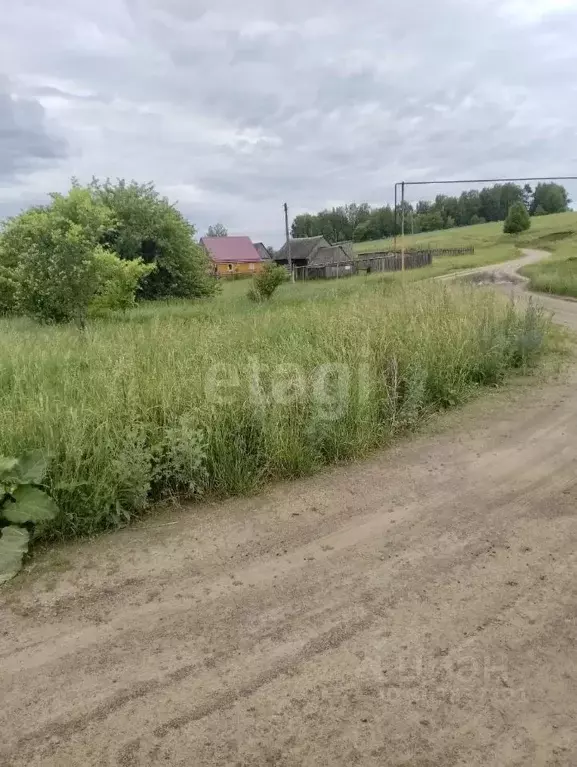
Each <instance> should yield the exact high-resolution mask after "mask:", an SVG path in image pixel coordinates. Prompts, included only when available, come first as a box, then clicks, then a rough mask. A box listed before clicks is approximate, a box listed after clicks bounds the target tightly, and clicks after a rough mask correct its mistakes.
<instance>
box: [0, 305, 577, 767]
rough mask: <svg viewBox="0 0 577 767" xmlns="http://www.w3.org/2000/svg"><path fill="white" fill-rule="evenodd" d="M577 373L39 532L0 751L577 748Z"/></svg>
mask: <svg viewBox="0 0 577 767" xmlns="http://www.w3.org/2000/svg"><path fill="white" fill-rule="evenodd" d="M548 303H549V305H550V306H551V307H553V308H555V310H557V309H559V311H560V312H562V316H563V317H565V318H566V319H567V320H568V321H569V322H570V323H572V326H573V327H575V328H576V329H577V303H575V304H572V303H564V302H557V301H553V300H549V301H548ZM576 384H577V376H576V375H575V374H574V373H570V374H569V375H568V376H565V375H564V376H563V377H562V379H561V380H557V381H554V382H551V381H549V382H543V381H535V380H533V381H531V382H529V383H528V384H527V386H526V387H524V388H522V389H520V388H518V387H514V388H512V389H509V390H505V391H502V392H496V393H494V394H492V395H489V396H488V397H487V398H483V400H482V401H478V402H476V403H473V404H472V405H470V406H468V407H467V408H465V409H464V410H462V411H460V412H459V413H458V414H451V415H449V416H444V417H442V418H441V419H440V422H439V424H440V425H438V427H437V428H436V429H435V430H434V433H432V434H431V433H429V434H428V435H424V436H421V437H420V438H418V439H417V440H414V441H412V442H407V443H406V444H402V445H400V446H398V447H397V448H396V449H395V450H393V451H388V452H387V453H383V454H380V455H375V456H374V457H373V458H372V459H371V460H370V461H367V462H365V463H362V464H359V465H352V466H347V467H344V468H342V467H341V468H336V469H334V470H331V471H328V472H326V473H325V474H323V475H322V476H320V477H319V476H317V477H314V478H311V479H308V480H304V481H299V482H295V483H292V484H290V485H289V484H287V485H281V486H277V487H274V488H272V489H271V490H269V491H268V492H267V493H265V494H263V495H261V496H258V497H257V498H252V499H240V500H239V499H236V500H232V501H230V502H228V503H224V504H219V505H215V506H205V507H193V508H190V509H188V510H185V511H183V512H178V513H177V512H172V513H170V514H167V515H165V516H163V517H160V518H155V519H154V520H151V521H150V522H149V523H148V527H146V528H143V529H138V530H135V529H132V530H127V531H124V532H122V533H119V534H115V535H111V536H106V537H103V538H101V539H99V540H97V541H95V542H92V543H90V542H87V543H84V544H81V545H78V544H76V545H74V546H70V547H64V548H62V549H58V550H56V551H54V552H52V553H51V554H48V555H47V557H46V561H45V563H42V561H40V562H39V563H38V564H37V565H36V570H35V571H34V572H32V574H31V575H29V576H28V577H27V578H25V579H24V581H23V583H21V584H20V585H19V584H16V585H15V586H14V587H11V588H10V589H8V590H7V591H4V592H2V593H1V594H0V701H1V705H0V764H1V765H6V766H7V765H10V767H23V766H24V765H27V766H28V767H30V765H36V766H39V765H42V767H92V766H93V765H94V766H96V765H98V767H105V766H109V765H110V766H112V765H118V766H119V767H137V766H140V765H142V766H144V765H147V767H148V766H149V765H178V766H179V767H180V766H182V767H196V766H197V765H198V766H199V767H200V766H201V765H207V766H212V765H231V767H241V766H242V767H249V766H250V767H253V766H254V767H256V766H257V765H258V766H259V767H260V766H261V765H262V766H266V765H277V766H278V767H297V765H298V766H300V765H315V766H316V765H323V766H324V765H331V766H332V765H347V767H349V765H363V766H364V765H379V766H381V765H397V766H400V765H405V766H406V767H409V765H410V767H451V766H452V765H462V766H463V767H465V766H467V767H471V766H473V765H479V766H480V765H483V767H487V766H490V765H493V766H497V765H523V766H524V767H526V766H527V765H543V766H544V765H567V766H569V765H572V766H574V765H575V764H577V651H576V640H577V509H576V504H577V472H576V469H577V439H576V436H575V435H576V427H577V386H576Z"/></svg>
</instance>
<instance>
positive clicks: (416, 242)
mask: <svg viewBox="0 0 577 767" xmlns="http://www.w3.org/2000/svg"><path fill="white" fill-rule="evenodd" d="M563 233H570V234H569V236H575V237H577V212H571V213H559V214H557V215H553V216H538V217H536V218H533V219H532V220H531V229H530V230H529V231H528V232H524V233H523V234H521V235H515V236H511V235H506V234H503V223H502V222H496V223H492V224H479V225H478V226H464V227H458V228H455V229H444V230H441V231H438V232H424V233H422V234H415V235H409V236H407V237H405V244H406V246H407V247H412V248H414V247H418V246H424V247H427V246H429V247H431V248H458V247H461V246H462V247H466V246H468V245H474V246H475V249H476V250H479V251H484V250H487V249H492V248H495V247H501V248H510V247H521V248H522V247H543V248H547V247H548V245H550V244H551V243H553V244H555V242H556V241H557V240H558V239H559V236H560V235H561V234H563ZM393 242H394V241H393V240H392V239H386V240H373V241H372V242H360V243H357V244H355V250H356V251H357V252H371V251H381V250H387V249H388V248H392V247H393ZM400 242H401V241H400V238H398V239H397V247H400Z"/></svg>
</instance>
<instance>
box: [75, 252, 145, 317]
mask: <svg viewBox="0 0 577 767" xmlns="http://www.w3.org/2000/svg"><path fill="white" fill-rule="evenodd" d="M94 258H95V261H96V278H97V287H96V295H95V296H94V298H93V299H92V302H91V304H90V306H91V308H93V309H96V310H99V309H119V310H122V311H126V310H127V309H131V308H132V307H133V306H135V304H136V291H137V289H138V285H139V284H140V282H141V280H142V279H143V278H144V277H146V276H147V275H149V274H150V273H151V272H153V271H154V270H155V269H156V266H155V265H154V264H145V263H144V262H143V260H142V259H141V258H137V259H135V260H134V261H123V260H122V259H121V258H118V256H117V255H116V254H114V253H111V252H110V251H108V250H103V249H102V248H100V249H99V250H98V251H97V252H96V254H95V257H94Z"/></svg>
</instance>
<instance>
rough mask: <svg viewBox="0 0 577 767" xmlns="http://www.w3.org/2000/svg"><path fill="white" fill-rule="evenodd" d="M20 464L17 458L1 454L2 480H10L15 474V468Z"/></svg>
mask: <svg viewBox="0 0 577 767" xmlns="http://www.w3.org/2000/svg"><path fill="white" fill-rule="evenodd" d="M16 466H18V461H17V460H16V458H5V457H4V456H3V455H0V480H4V481H5V482H6V483H7V482H8V478H9V477H10V478H12V477H13V476H14V470H15V468H16Z"/></svg>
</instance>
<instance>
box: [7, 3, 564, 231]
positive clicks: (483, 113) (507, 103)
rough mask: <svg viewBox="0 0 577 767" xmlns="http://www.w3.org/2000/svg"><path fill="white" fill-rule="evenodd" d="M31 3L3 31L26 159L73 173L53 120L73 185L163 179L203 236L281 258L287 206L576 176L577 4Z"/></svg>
mask: <svg viewBox="0 0 577 767" xmlns="http://www.w3.org/2000/svg"><path fill="white" fill-rule="evenodd" d="M31 2H32V4H34V3H36V5H35V6H34V14H32V15H31V14H30V13H28V14H27V15H26V13H25V11H23V10H21V9H17V8H16V9H14V13H13V17H12V18H11V19H10V25H11V26H10V30H9V34H8V33H4V32H3V31H1V30H0V66H2V67H3V68H5V69H6V71H7V72H8V73H9V75H10V77H11V80H12V82H13V83H14V84H15V85H18V86H19V88H20V95H21V96H22V97H23V98H24V99H27V100H28V101H25V102H20V103H21V104H22V103H28V104H29V105H31V106H29V107H27V109H28V111H27V118H28V121H29V122H28V128H27V129H26V128H24V130H23V131H22V133H21V134H20V133H19V136H20V140H21V141H22V142H23V143H24V144H25V145H26V146H27V147H28V149H27V152H28V156H32V155H31V154H30V153H31V151H32V153H34V152H36V155H34V156H36V157H38V158H40V157H44V160H45V161H49V160H50V159H53V160H59V159H61V158H62V153H63V147H62V144H58V142H56V143H54V139H51V138H50V137H49V136H48V134H47V133H46V132H45V131H44V129H43V126H44V122H43V120H44V115H43V114H42V107H41V106H40V104H39V103H38V102H39V101H41V102H42V103H43V104H44V105H45V108H46V114H47V115H49V116H50V118H51V121H52V122H53V123H56V124H59V125H60V130H61V132H63V133H64V134H65V135H66V136H67V138H68V139H69V141H70V143H71V145H73V146H74V152H73V153H72V156H73V159H71V160H70V161H69V163H68V165H67V166H66V171H67V175H71V174H72V173H80V174H84V175H87V176H89V175H91V174H92V173H95V174H97V175H111V176H115V175H131V176H135V177H138V178H141V179H150V178H152V179H154V180H156V181H157V182H158V184H159V186H160V187H161V188H166V189H171V188H174V189H178V195H179V197H180V196H181V195H182V196H183V199H182V200H181V205H182V206H183V208H184V209H186V211H187V213H189V215H190V216H191V218H192V219H193V220H195V219H196V220H197V223H198V224H199V228H200V229H201V230H202V229H204V228H206V225H207V224H208V223H211V221H213V220H223V221H224V223H226V224H227V225H228V226H229V229H231V230H234V231H236V232H239V233H241V232H244V231H246V232H247V233H248V234H252V235H254V236H255V237H259V238H265V239H267V240H269V239H272V240H273V241H274V240H275V237H276V239H279V238H280V236H281V235H282V218H281V217H280V216H279V210H280V205H281V203H282V202H283V201H284V200H285V199H286V200H288V201H289V202H290V203H291V204H292V206H293V210H294V212H297V211H299V210H302V209H306V208H313V209H317V208H320V207H323V206H325V205H327V204H332V203H333V202H335V201H339V200H342V201H350V200H357V201H363V200H368V201H370V202H380V201H383V200H387V199H390V197H391V194H392V191H391V190H392V185H393V183H394V182H395V181H397V180H399V179H401V178H403V177H404V178H407V179H410V178H415V177H417V176H420V175H422V174H425V175H428V176H429V177H430V176H433V175H436V174H439V175H442V176H445V177H449V178H450V177H462V176H463V175H466V176H472V175H473V176H485V175H493V174H495V175H501V174H502V175H517V173H519V174H522V175H525V174H527V175H530V174H531V173H532V172H534V173H535V174H537V173H539V174H546V173H549V172H560V171H563V172H569V170H571V169H572V168H571V165H572V163H573V164H574V163H576V162H577V144H576V142H575V141H574V128H573V126H574V125H575V122H576V121H577V106H576V105H577V101H576V100H575V98H574V96H575V85H574V84H573V79H572V73H573V72H574V71H575V65H576V64H577V51H576V50H575V48H574V46H573V36H574V35H573V31H574V30H575V28H577V0H574V5H573V6H571V7H570V8H568V9H566V10H564V11H558V12H555V11H554V10H550V9H549V10H548V6H547V5H546V3H547V0H468V2H462V0H439V2H436V3H431V2H428V1H427V0H405V2H404V3H399V4H396V5H392V4H383V3H382V0H357V2H355V3H350V1H349V0H346V1H345V0H293V1H292V2H291V3H287V2H285V0H212V2H211V3H210V4H209V3H207V2H201V1H200V0H127V2H125V3H121V2H120V1H119V0H101V2H100V3H99V4H97V5H93V6H90V9H88V7H87V6H84V7H78V5H77V4H75V3H74V2H72V0H53V2H52V3H51V4H50V6H49V7H48V6H46V5H45V4H43V3H41V2H40V0H31ZM513 2H515V3H516V8H517V10H516V11H515V10H514V6H513V5H512V4H513ZM540 3H541V6H540V7H539V4H540ZM537 11H539V13H538V12H537ZM27 36H32V37H33V38H34V40H35V45H31V46H29V47H28V48H27V49H26V50H24V49H23V48H22V45H21V40H22V39H24V38H27ZM59 40H60V41H61V40H65V41H66V42H65V44H56V42H55V41H59ZM73 86H74V87H73ZM79 94H80V95H79ZM2 103H3V102H2ZM34 104H36V106H35V107H34ZM20 108H21V107H20ZM25 111H26V110H25ZM11 124H12V125H13V126H15V128H14V129H15V130H18V131H19V129H20V126H21V122H16V123H15V122H14V121H13V122H12V123H11ZM30 131H32V132H30ZM11 136H12V137H11V138H10V137H8V141H7V142H6V143H4V145H3V147H2V149H3V150H4V148H5V147H8V146H9V142H10V141H15V140H16V135H15V133H13V134H11ZM32 137H34V138H32ZM50 152H52V154H50ZM42 153H44V155H43V154H42ZM16 156H18V155H17V154H16ZM20 157H21V160H20V161H19V162H20V167H26V165H25V160H24V155H20ZM532 169H534V170H532ZM9 172H12V173H13V172H14V168H13V169H12V170H11V171H9ZM54 180H55V183H56V182H57V183H62V184H64V183H65V175H64V174H61V175H59V176H56V175H55V176H54ZM22 183H23V184H25V185H26V184H27V183H28V185H27V186H26V194H31V193H32V192H33V190H34V188H36V187H37V188H38V194H41V193H44V192H45V191H47V190H46V189H45V188H41V187H40V186H39V185H40V184H41V183H48V181H47V180H46V179H45V177H42V178H40V179H39V178H38V176H37V174H33V173H31V174H30V176H29V181H28V182H26V179H24V180H23V182H22ZM439 191H442V190H440V189H431V190H430V193H431V194H435V193H437V192H439Z"/></svg>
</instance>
